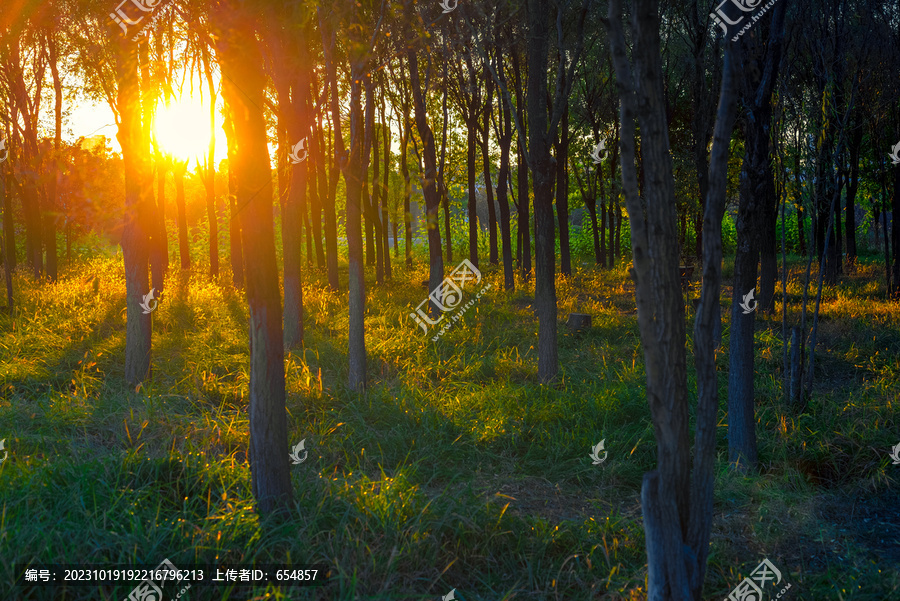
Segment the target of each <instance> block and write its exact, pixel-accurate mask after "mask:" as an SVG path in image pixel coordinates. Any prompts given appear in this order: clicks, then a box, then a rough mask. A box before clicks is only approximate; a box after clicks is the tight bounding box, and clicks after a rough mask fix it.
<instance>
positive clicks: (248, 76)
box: [211, 0, 292, 514]
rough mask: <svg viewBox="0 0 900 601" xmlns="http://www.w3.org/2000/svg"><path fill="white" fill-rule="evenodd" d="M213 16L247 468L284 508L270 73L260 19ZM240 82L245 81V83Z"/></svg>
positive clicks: (264, 501) (263, 503) (288, 495)
mask: <svg viewBox="0 0 900 601" xmlns="http://www.w3.org/2000/svg"><path fill="white" fill-rule="evenodd" d="M211 20H213V23H214V25H215V29H216V30H217V34H218V35H217V36H216V40H217V42H216V43H217V47H218V55H219V58H220V62H219V64H220V66H221V69H222V85H223V95H224V98H225V102H226V107H227V108H226V110H227V112H228V113H230V115H231V119H232V120H233V123H234V133H235V139H236V140H238V141H239V142H240V143H239V144H237V146H236V149H235V164H234V170H235V178H236V181H237V196H238V201H239V205H240V208H239V210H238V216H239V219H240V220H241V231H242V232H243V236H244V239H243V250H244V252H245V253H246V257H247V265H248V266H250V267H252V268H251V269H248V270H247V302H248V304H249V306H250V473H251V484H252V489H253V496H254V498H255V499H256V502H257V506H258V510H259V512H260V513H263V514H265V513H270V512H278V513H286V512H287V508H288V507H290V505H291V502H292V490H291V479H290V472H289V467H288V454H287V450H288V448H289V447H288V439H287V413H286V410H285V391H284V349H283V346H282V330H281V302H280V300H281V299H280V295H279V289H278V288H279V287H278V266H277V263H276V259H275V232H274V223H273V218H272V198H273V193H272V180H271V177H270V175H269V174H270V167H269V150H268V147H267V141H266V123H265V118H264V115H263V111H262V108H261V107H262V106H263V105H264V87H265V81H266V79H265V75H264V73H263V72H262V69H261V67H260V65H261V64H262V55H261V52H260V49H259V47H258V45H257V40H256V35H255V33H254V31H253V25H254V24H255V19H253V18H252V16H251V15H248V14H246V13H242V12H241V11H240V10H239V9H237V8H236V6H235V5H234V4H232V3H231V2H229V1H227V0H225V1H221V0H218V1H216V2H215V3H214V5H213V10H212V14H211ZM235 82H240V87H238V86H237V84H236V83H235Z"/></svg>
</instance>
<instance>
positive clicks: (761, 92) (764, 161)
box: [728, 3, 785, 471]
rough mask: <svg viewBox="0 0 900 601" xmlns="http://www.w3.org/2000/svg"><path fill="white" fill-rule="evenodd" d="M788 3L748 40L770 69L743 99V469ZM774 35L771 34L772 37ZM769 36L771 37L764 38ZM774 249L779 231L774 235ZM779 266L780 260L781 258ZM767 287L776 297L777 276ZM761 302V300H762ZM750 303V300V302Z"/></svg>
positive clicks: (737, 377) (750, 454) (733, 391)
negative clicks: (754, 299)
mask: <svg viewBox="0 0 900 601" xmlns="http://www.w3.org/2000/svg"><path fill="white" fill-rule="evenodd" d="M784 14H785V12H784V3H781V4H778V5H777V6H776V7H775V10H774V12H773V15H772V20H771V28H770V31H771V35H770V36H767V37H766V36H764V37H762V38H753V40H754V41H753V42H748V41H744V42H743V43H744V45H745V46H747V45H749V47H748V54H747V61H748V65H750V64H752V62H753V61H758V64H760V65H765V72H764V73H761V72H760V69H759V68H757V69H755V70H753V69H748V71H753V72H754V73H756V74H757V75H755V76H750V77H748V79H747V80H746V82H745V84H744V85H745V86H747V87H746V89H745V91H744V103H745V105H747V107H748V110H747V112H746V114H747V117H746V126H745V132H744V136H745V140H746V143H745V148H746V150H745V154H744V163H743V166H742V168H741V189H740V203H739V207H738V216H737V223H736V228H737V253H736V255H735V260H734V288H733V293H732V294H733V296H732V302H731V338H730V344H729V370H728V461H729V463H730V464H732V465H733V466H734V467H736V468H737V469H739V470H741V471H749V470H752V469H755V468H756V463H757V448H756V420H755V418H754V375H755V373H754V368H753V346H754V340H753V331H754V326H755V324H756V313H755V311H754V312H751V313H750V314H745V311H744V310H743V309H742V308H741V303H742V302H744V298H745V297H746V295H747V294H748V293H750V292H751V290H753V289H755V288H756V265H757V261H758V259H759V252H760V247H759V244H760V242H762V243H763V244H768V241H769V238H768V237H767V234H766V231H765V230H767V229H770V228H771V229H774V221H773V220H772V219H771V214H772V213H773V210H772V206H773V205H774V207H775V209H774V214H775V216H776V217H777V202H774V198H775V183H774V180H773V175H772V169H771V161H770V159H769V138H770V129H769V128H770V123H771V117H772V91H773V90H774V88H775V82H776V81H777V79H778V67H779V64H780V62H781V40H782V37H783V31H782V30H783V23H784ZM767 38H771V39H767ZM762 39H765V40H767V41H766V42H761V41H759V40H762ZM772 242H773V245H772V251H773V253H774V251H775V248H774V235H773V236H772ZM776 268H777V264H776ZM770 284H771V286H770V287H769V288H768V290H767V295H768V299H767V300H768V302H769V303H771V302H772V295H773V294H774V289H775V283H774V278H772V281H771V282H770ZM759 303H760V306H762V300H760V301H759ZM747 306H748V307H749V303H748V305H747Z"/></svg>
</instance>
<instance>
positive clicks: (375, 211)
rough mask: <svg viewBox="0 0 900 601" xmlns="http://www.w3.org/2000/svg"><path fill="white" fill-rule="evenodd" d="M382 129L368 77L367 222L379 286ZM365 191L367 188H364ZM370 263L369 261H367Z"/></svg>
mask: <svg viewBox="0 0 900 601" xmlns="http://www.w3.org/2000/svg"><path fill="white" fill-rule="evenodd" d="M379 129H381V128H380V127H379V126H376V125H375V84H374V82H373V81H372V78H371V77H370V76H367V77H366V140H369V141H370V142H371V151H372V165H373V170H372V195H371V197H370V199H369V204H368V207H369V212H368V214H367V215H366V220H367V222H369V223H371V225H372V232H373V235H374V237H375V239H374V240H373V244H374V247H375V281H376V282H377V283H378V284H383V283H384V244H383V237H382V233H381V208H380V205H381V178H380V170H381V161H380V159H381V157H380V156H379V154H378V130H379ZM369 146H370V143H369V142H367V143H366V152H367V154H366V162H365V171H364V173H366V177H367V180H368V171H369V170H368V164H369V161H368V156H369V155H368V151H369V149H370V148H369ZM364 189H365V188H364ZM368 232H369V229H368V227H367V228H366V250H367V252H368V241H369V238H368V235H369V233H368ZM367 263H368V261H367Z"/></svg>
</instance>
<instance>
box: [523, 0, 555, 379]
mask: <svg viewBox="0 0 900 601" xmlns="http://www.w3.org/2000/svg"><path fill="white" fill-rule="evenodd" d="M550 18H551V17H550V4H549V1H548V0H528V34H529V44H528V50H527V53H528V72H529V73H530V74H531V75H530V77H529V78H528V98H527V104H528V132H529V136H528V153H529V161H528V162H529V167H530V168H531V171H532V174H533V177H534V224H535V249H534V265H535V290H534V307H535V313H536V314H537V318H538V378H540V380H541V381H542V382H549V381H550V380H552V379H553V378H555V377H556V374H557V373H558V372H559V357H558V349H557V342H556V326H557V324H556V315H557V307H556V261H555V250H556V249H555V248H554V247H555V244H554V239H555V236H554V233H555V228H554V223H553V196H552V194H553V192H552V189H551V186H552V179H551V178H552V177H553V168H552V164H551V160H550V139H549V138H548V131H547V128H548V124H547V94H548V90H547V76H546V68H545V67H546V64H547V51H548V48H549V26H548V21H549V20H550Z"/></svg>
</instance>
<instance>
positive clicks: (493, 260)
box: [481, 65, 497, 265]
mask: <svg viewBox="0 0 900 601" xmlns="http://www.w3.org/2000/svg"><path fill="white" fill-rule="evenodd" d="M484 88H485V95H484V129H483V130H482V138H481V162H482V163H483V164H484V195H485V196H484V197H485V199H486V200H487V207H488V239H489V245H490V246H489V253H490V255H489V257H490V258H489V259H488V262H489V263H490V264H491V265H496V264H497V214H496V211H495V210H494V186H493V184H491V158H490V156H491V155H490V153H489V148H490V138H491V136H490V126H491V105H492V103H493V101H494V78H493V77H491V72H490V69H488V67H487V65H485V68H484Z"/></svg>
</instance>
